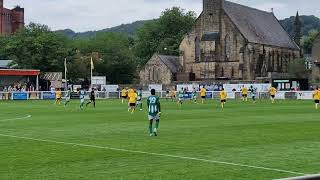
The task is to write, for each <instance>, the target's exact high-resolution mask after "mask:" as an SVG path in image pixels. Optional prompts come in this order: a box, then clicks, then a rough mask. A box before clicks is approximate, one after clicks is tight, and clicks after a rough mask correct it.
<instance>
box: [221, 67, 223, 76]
mask: <svg viewBox="0 0 320 180" xmlns="http://www.w3.org/2000/svg"><path fill="white" fill-rule="evenodd" d="M221 77H224V69H223V68H222V69H221Z"/></svg>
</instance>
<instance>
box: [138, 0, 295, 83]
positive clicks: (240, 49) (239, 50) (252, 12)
mask: <svg viewBox="0 0 320 180" xmlns="http://www.w3.org/2000/svg"><path fill="white" fill-rule="evenodd" d="M299 41H300V38H297V41H296V42H297V43H296V42H295V41H294V40H293V39H292V38H291V37H290V36H289V35H288V33H287V32H286V31H285V30H284V28H283V27H282V26H281V25H280V23H279V21H278V19H277V18H276V17H275V15H274V14H273V12H266V11H261V10H258V9H254V8H251V7H247V6H243V5H240V4H236V3H232V2H229V1H225V0H203V12H202V13H201V14H200V16H199V17H198V18H197V20H196V21H195V23H194V26H193V28H192V30H191V31H190V32H189V33H187V34H186V35H185V37H184V39H183V40H182V42H181V44H180V56H179V57H176V59H178V61H179V63H174V64H175V65H176V66H177V67H176V68H175V69H176V70H178V72H170V73H169V74H170V75H171V77H172V78H171V79H170V83H172V82H174V81H179V82H190V81H198V82H206V81H217V80H233V81H242V82H244V81H255V82H271V80H272V79H276V78H285V77H286V76H287V71H288V64H289V62H290V61H293V60H294V59H295V58H297V57H300V48H299ZM155 57H156V56H154V57H152V58H151V60H150V62H155V61H157V59H155ZM158 61H159V59H158ZM155 64H156V63H148V64H147V65H146V66H145V67H144V69H142V71H141V72H140V77H141V83H143V84H147V83H163V84H169V81H167V80H166V81H165V82H161V81H159V80H158V81H157V82H156V81H154V80H153V79H152V78H151V76H150V75H151V74H154V73H153V71H154V69H156V71H162V70H161V69H159V68H160V67H159V66H155ZM164 68H166V69H168V67H164ZM163 72H164V71H163ZM165 75H166V74H164V73H161V74H160V76H165ZM159 79H161V78H159Z"/></svg>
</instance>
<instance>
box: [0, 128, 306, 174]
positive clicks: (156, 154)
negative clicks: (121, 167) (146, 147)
mask: <svg viewBox="0 0 320 180" xmlns="http://www.w3.org/2000/svg"><path fill="white" fill-rule="evenodd" d="M0 136H2V137H9V138H16V139H24V140H30V141H38V142H46V143H54V144H63V145H72V146H78V147H89V148H96V149H107V150H112V151H121V152H127V153H136V154H146V155H154V156H162V157H171V158H177V159H186V160H193V161H201V162H208V163H214V164H224V165H229V166H238V167H245V168H251V169H260V170H266V171H274V172H280V173H289V174H296V175H306V174H304V173H300V172H295V171H288V170H283V169H276V168H268V167H262V166H252V165H246V164H238V163H232V162H224V161H215V160H209V159H202V158H194V157H187V156H178V155H170V154H161V153H151V152H144V151H135V150H128V149H120V148H112V147H105V146H98V145H89V144H79V143H69V142H62V141H53V140H46V139H36V138H29V137H22V136H13V135H7V134H0Z"/></svg>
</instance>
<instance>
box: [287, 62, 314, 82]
mask: <svg viewBox="0 0 320 180" xmlns="http://www.w3.org/2000/svg"><path fill="white" fill-rule="evenodd" d="M288 73H289V75H290V76H291V78H300V79H304V78H307V77H308V75H309V73H310V72H309V71H308V70H307V67H306V63H305V60H304V59H295V60H293V61H291V62H290V63H289V65H288Z"/></svg>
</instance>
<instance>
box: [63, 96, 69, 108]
mask: <svg viewBox="0 0 320 180" xmlns="http://www.w3.org/2000/svg"><path fill="white" fill-rule="evenodd" d="M69 102H70V99H69V98H66V101H65V102H64V107H66V106H67V105H68V103H69Z"/></svg>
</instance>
